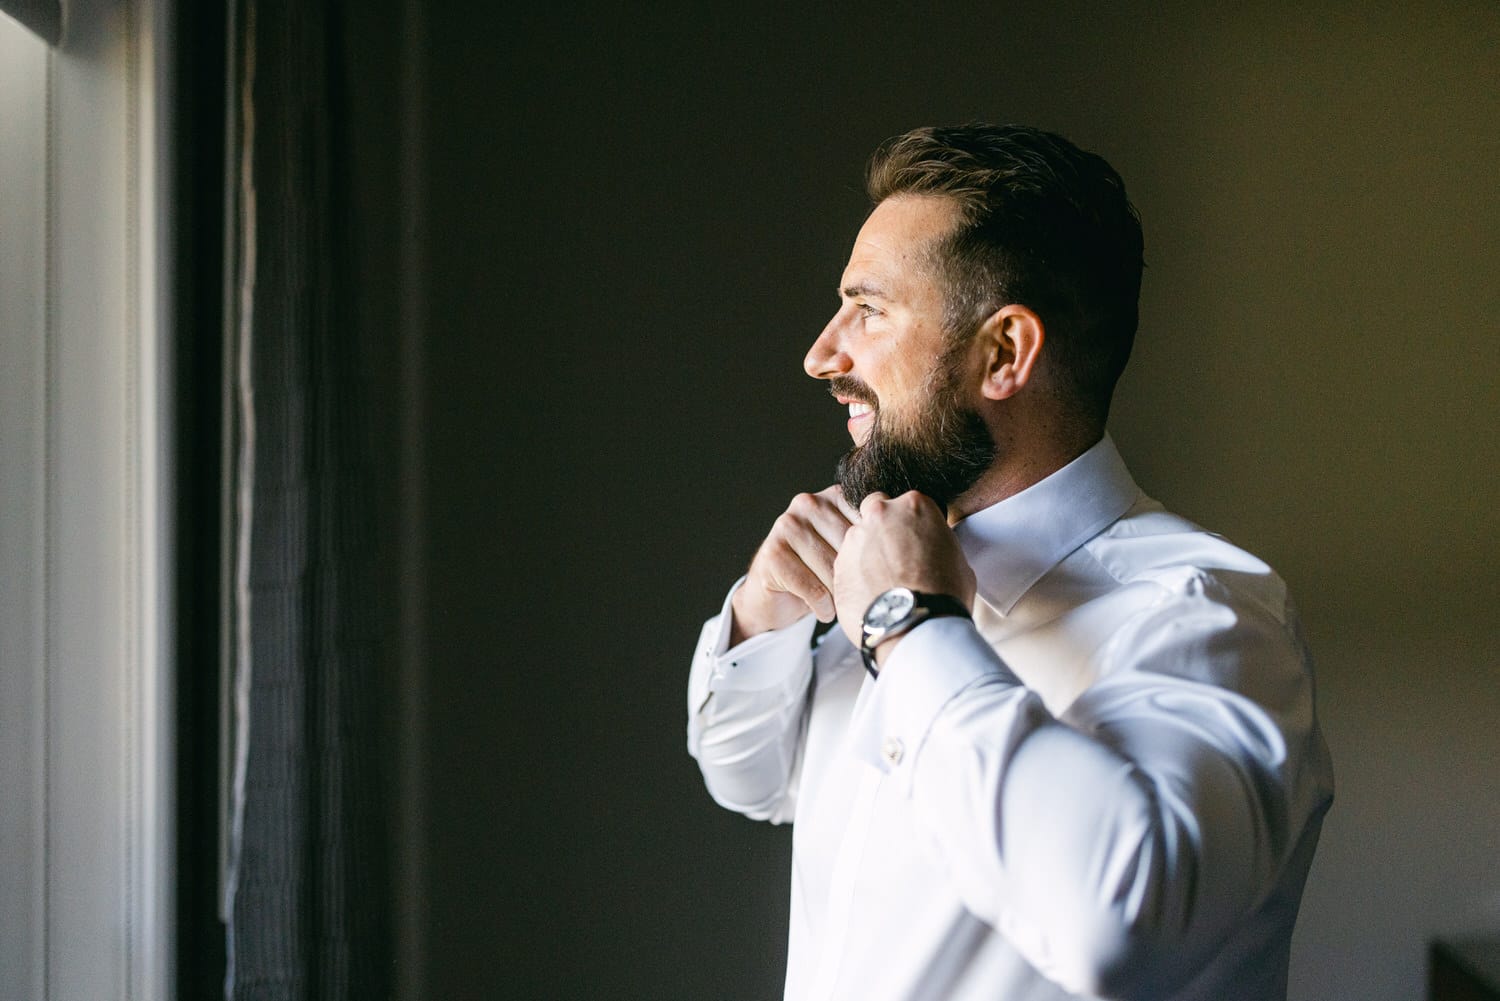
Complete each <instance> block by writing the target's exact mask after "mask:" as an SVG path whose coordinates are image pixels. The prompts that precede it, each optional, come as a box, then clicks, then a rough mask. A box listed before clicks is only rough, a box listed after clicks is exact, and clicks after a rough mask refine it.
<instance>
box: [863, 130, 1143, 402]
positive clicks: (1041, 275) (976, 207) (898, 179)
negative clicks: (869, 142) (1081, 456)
mask: <svg viewBox="0 0 1500 1001" xmlns="http://www.w3.org/2000/svg"><path fill="white" fill-rule="evenodd" d="M865 187H866V190H867V191H868V193H869V195H870V198H871V200H872V201H873V202H874V203H875V204H876V205H878V204H879V203H881V202H883V201H885V200H886V199H887V198H890V197H893V196H896V195H935V196H939V197H943V198H947V199H949V200H951V201H952V202H953V204H954V205H955V206H956V207H957V209H958V214H959V220H960V221H959V223H958V226H957V228H956V229H955V230H954V231H953V232H952V233H950V234H949V235H948V236H946V237H945V238H944V239H943V240H941V241H940V242H939V245H938V246H936V247H934V248H933V252H934V254H935V261H934V263H935V265H936V268H937V271H938V274H939V276H940V278H941V280H942V281H943V282H944V283H945V285H946V286H947V289H946V291H947V295H946V300H945V301H946V305H945V313H946V315H945V317H944V321H945V326H946V328H947V329H948V331H949V333H950V336H952V337H955V338H966V337H967V336H968V335H969V334H970V333H972V332H973V330H974V329H975V328H976V327H977V325H978V323H979V322H980V321H981V320H982V319H984V317H986V316H989V315H990V314H991V313H993V312H994V311H995V310H997V309H999V308H1000V307H1002V306H1005V305H1008V304H1011V303H1016V304H1019V305H1023V306H1026V307H1028V308H1029V309H1031V310H1032V311H1034V312H1035V313H1036V314H1037V315H1038V316H1039V317H1040V318H1041V320H1042V324H1043V326H1044V329H1045V331H1046V341H1045V342H1044V348H1043V352H1044V356H1045V357H1048V358H1049V359H1050V361H1051V363H1052V366H1053V368H1052V371H1053V372H1054V373H1056V375H1057V377H1058V379H1059V381H1060V382H1061V385H1060V386H1059V389H1060V391H1061V392H1062V393H1064V394H1065V395H1066V396H1067V397H1068V398H1069V403H1070V404H1071V405H1073V406H1074V407H1076V408H1077V416H1079V417H1083V418H1085V419H1087V420H1089V421H1097V422H1098V423H1100V424H1102V423H1103V421H1104V418H1105V417H1106V416H1107V415H1108V413H1109V403H1110V398H1111V396H1112V395H1113V394H1114V387H1115V383H1116V382H1117V381H1118V380H1119V378H1120V373H1121V372H1122V371H1123V370H1124V368H1125V363H1126V361H1128V360H1129V358H1130V349H1131V345H1132V344H1133V343H1134V341H1135V331H1136V325H1137V322H1138V301H1139V298H1140V289H1141V269H1142V267H1143V266H1144V261H1143V256H1142V255H1143V247H1144V244H1143V240H1142V236H1141V223H1140V218H1139V216H1137V215H1136V211H1135V208H1134V206H1132V205H1131V204H1130V200H1129V199H1128V198H1127V197H1126V194H1125V185H1124V182H1122V181H1121V180H1120V175H1119V174H1117V173H1115V170H1114V168H1113V167H1111V166H1110V165H1109V164H1108V163H1106V162H1105V160H1104V158H1103V157H1100V156H1098V155H1097V154H1094V153H1089V152H1086V151H1084V150H1081V149H1079V148H1078V147H1076V146H1074V145H1073V144H1072V143H1070V142H1068V141H1067V140H1066V139H1064V138H1062V137H1061V136H1058V135H1054V134H1052V133H1050V132H1043V131H1041V130H1040V129H1033V128H1027V127H1025V126H1021V125H982V124H970V125H960V126H954V127H945V128H921V129H914V130H913V131H911V132H908V133H906V134H905V135H900V136H896V137H895V138H894V139H890V140H887V141H886V142H885V143H883V144H882V145H881V146H880V148H879V149H878V150H876V151H875V154H874V155H873V156H872V157H871V158H870V165H869V170H868V172H867V174H866V183H865Z"/></svg>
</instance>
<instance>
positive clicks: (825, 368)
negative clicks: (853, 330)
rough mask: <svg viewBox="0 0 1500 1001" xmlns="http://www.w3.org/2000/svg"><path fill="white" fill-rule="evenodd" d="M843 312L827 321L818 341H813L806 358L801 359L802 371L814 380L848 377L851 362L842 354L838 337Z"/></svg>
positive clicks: (842, 349) (840, 341) (840, 339)
mask: <svg viewBox="0 0 1500 1001" xmlns="http://www.w3.org/2000/svg"><path fill="white" fill-rule="evenodd" d="M843 315H844V311H843V310H842V309H841V310H839V311H838V312H837V313H835V314H834V315H833V319H831V320H829V321H828V325H827V326H826V327H824V328H823V332H822V333H821V334H819V335H818V339H817V340H815V341H813V344H812V347H811V348H810V349H809V350H808V352H807V357H806V358H804V359H802V369H803V371H805V372H806V373H807V374H808V375H810V376H812V377H813V378H814V379H832V378H834V377H835V376H839V375H848V374H849V370H850V369H851V368H852V367H853V362H852V361H851V360H850V358H849V356H848V355H847V354H845V353H844V348H843V338H842V337H841V336H840V334H841V329H840V328H841V327H842V323H841V320H842V319H843Z"/></svg>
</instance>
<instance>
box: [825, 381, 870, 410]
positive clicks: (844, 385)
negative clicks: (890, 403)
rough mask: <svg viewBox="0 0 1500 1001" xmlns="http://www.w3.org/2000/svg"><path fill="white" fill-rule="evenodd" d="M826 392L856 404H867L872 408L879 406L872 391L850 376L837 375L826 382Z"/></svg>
mask: <svg viewBox="0 0 1500 1001" xmlns="http://www.w3.org/2000/svg"><path fill="white" fill-rule="evenodd" d="M828 392H829V393H831V394H833V395H834V396H842V397H843V398H844V399H846V400H854V401H855V402H857V403H867V404H869V405H870V406H872V407H878V406H879V405H880V402H879V400H877V399H876V397H875V392H874V390H872V389H870V387H869V386H866V385H865V384H864V383H862V382H860V381H859V380H858V379H856V378H854V377H853V376H852V375H837V376H834V377H833V378H832V379H829V380H828Z"/></svg>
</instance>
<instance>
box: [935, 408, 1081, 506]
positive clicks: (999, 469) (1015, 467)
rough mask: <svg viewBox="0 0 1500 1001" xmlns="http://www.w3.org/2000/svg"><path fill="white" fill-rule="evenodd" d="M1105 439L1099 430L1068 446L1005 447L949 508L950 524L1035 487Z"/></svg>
mask: <svg viewBox="0 0 1500 1001" xmlns="http://www.w3.org/2000/svg"><path fill="white" fill-rule="evenodd" d="M1103 437H1104V432H1103V430H1099V431H1097V432H1095V433H1094V434H1093V435H1092V437H1089V438H1076V439H1074V440H1073V441H1071V442H1066V443H1065V442H1055V441H1050V440H1042V441H1036V442H1033V443H1030V447H1024V448H1022V447H1011V448H1005V447H1002V448H1001V449H1000V455H999V456H997V458H996V460H995V463H994V465H992V466H990V468H989V469H988V470H987V471H986V472H985V473H984V475H983V476H981V477H980V478H979V480H978V481H977V482H976V483H975V484H974V485H973V486H972V487H970V488H969V489H968V490H966V491H964V493H963V494H962V495H961V496H960V497H958V498H957V499H956V500H954V501H953V503H951V504H949V505H948V524H949V525H957V524H958V523H959V522H960V521H963V520H964V519H965V518H967V517H969V516H970V515H971V514H975V513H977V512H979V511H983V510H984V509H985V508H987V507H989V506H991V505H992V504H998V503H1000V502H1001V501H1003V500H1005V499H1006V498H1007V497H1014V496H1015V495H1016V494H1018V493H1020V492H1021V491H1022V490H1025V489H1027V488H1028V487H1032V486H1035V485H1036V484H1038V483H1040V482H1042V481H1043V480H1045V479H1046V478H1047V477H1049V476H1051V475H1052V474H1053V473H1055V472H1057V471H1058V470H1059V469H1061V468H1063V467H1064V466H1066V465H1067V464H1068V463H1070V462H1072V461H1073V460H1074V459H1076V458H1078V457H1079V456H1080V455H1082V454H1083V453H1084V452H1087V451H1088V450H1089V449H1090V448H1093V447H1094V446H1095V445H1096V444H1098V443H1099V441H1100V440H1101V439H1102V438H1103Z"/></svg>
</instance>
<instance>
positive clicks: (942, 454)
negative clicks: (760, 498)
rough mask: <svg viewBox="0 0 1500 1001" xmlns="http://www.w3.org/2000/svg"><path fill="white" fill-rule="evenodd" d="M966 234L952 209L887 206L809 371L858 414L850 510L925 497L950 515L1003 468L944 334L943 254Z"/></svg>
mask: <svg viewBox="0 0 1500 1001" xmlns="http://www.w3.org/2000/svg"><path fill="white" fill-rule="evenodd" d="M957 223H958V216H957V212H956V211H955V209H954V207H953V205H952V203H951V202H949V201H948V200H946V199H942V198H934V197H925V196H898V197H896V198H890V199H887V200H886V201H884V202H881V203H880V205H878V206H877V207H876V208H875V211H874V212H872V213H870V217H869V219H867V220H866V221H865V225H864V227H863V228H861V229H860V231H859V236H858V237H857V238H856V239H855V242H854V250H853V252H852V253H851V254H850V256H849V264H848V266H847V267H846V268H845V269H844V275H843V279H842V281H841V283H840V288H839V297H840V298H841V299H842V300H843V301H842V304H841V305H840V307H839V310H838V312H837V313H835V314H834V316H833V319H831V320H829V322H828V325H827V326H826V327H824V329H823V332H822V333H821V334H819V335H818V339H817V340H816V341H815V342H814V343H813V346H812V350H810V351H809V352H808V354H807V358H806V359H805V360H804V362H803V367H804V368H805V369H806V370H807V373H808V374H809V375H811V376H813V377H814V378H817V379H827V380H829V389H830V390H831V391H832V393H833V395H834V397H835V398H836V399H837V400H838V401H839V402H840V403H843V404H845V405H847V406H848V407H849V434H850V436H851V437H852V438H853V439H854V447H853V448H852V449H851V450H850V451H849V452H848V453H847V454H846V455H845V456H844V457H843V458H842V459H841V460H839V469H838V473H839V483H840V485H841V486H842V487H843V490H844V496H845V498H847V499H848V500H849V502H850V503H851V504H856V505H857V504H858V503H859V502H860V501H861V500H863V499H864V497H865V496H866V495H867V494H870V493H873V492H875V491H880V492H882V493H886V494H889V495H891V496H896V495H898V494H902V493H905V492H906V491H908V490H917V491H920V492H921V493H924V494H926V495H927V496H929V497H931V498H932V499H933V500H934V501H936V502H937V503H939V504H941V505H943V506H944V507H946V506H947V505H948V504H950V503H951V502H952V501H953V500H954V499H955V498H957V497H958V496H960V495H961V494H962V493H963V492H964V491H965V490H967V489H968V488H969V487H971V486H973V484H974V482H975V481H976V480H977V479H978V478H979V476H980V474H982V473H983V472H984V471H985V470H986V469H988V468H989V466H990V464H991V462H992V461H993V460H994V457H995V444H994V440H993V438H992V437H991V436H990V433H989V430H988V428H987V427H986V426H985V424H984V421H983V419H982V418H981V417H980V415H979V413H978V412H977V411H976V410H975V409H974V405H973V398H974V394H975V390H974V387H972V386H970V385H969V378H968V376H969V362H968V358H969V355H968V353H967V352H966V351H965V350H964V347H965V345H964V344H962V343H955V339H954V338H951V337H949V336H948V332H947V331H946V330H945V328H944V323H943V315H944V311H943V307H944V297H943V288H942V285H941V282H940V279H939V277H938V275H937V274H936V270H935V258H934V257H933V249H934V248H935V246H936V245H937V241H938V240H940V239H941V238H942V237H944V236H946V235H947V234H948V233H949V232H950V231H951V230H952V229H953V227H954V226H955V225H957Z"/></svg>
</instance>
